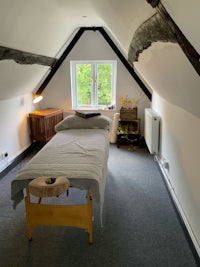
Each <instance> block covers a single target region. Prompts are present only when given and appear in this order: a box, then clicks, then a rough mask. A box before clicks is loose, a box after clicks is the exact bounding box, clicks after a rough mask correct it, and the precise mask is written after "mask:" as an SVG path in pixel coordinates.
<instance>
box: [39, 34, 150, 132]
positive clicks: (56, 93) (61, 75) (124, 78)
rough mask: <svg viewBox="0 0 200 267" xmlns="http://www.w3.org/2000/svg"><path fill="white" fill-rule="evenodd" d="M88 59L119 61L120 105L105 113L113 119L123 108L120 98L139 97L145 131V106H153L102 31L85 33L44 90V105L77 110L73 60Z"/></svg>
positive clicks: (41, 103)
mask: <svg viewBox="0 0 200 267" xmlns="http://www.w3.org/2000/svg"><path fill="white" fill-rule="evenodd" d="M88 59H90V60H98V59H99V60H113V59H114V60H117V92H116V94H117V105H116V106H117V107H116V110H115V111H101V113H102V114H105V115H107V116H110V117H111V118H113V113H114V112H118V111H119V109H120V102H119V101H120V98H121V97H122V96H126V95H128V96H129V97H131V98H134V99H136V100H137V99H140V104H139V108H138V116H139V118H141V121H142V122H141V124H142V125H141V129H142V132H143V118H144V108H145V107H149V105H150V101H149V100H148V98H147V97H146V95H145V94H144V93H143V92H142V90H141V89H140V88H139V86H138V84H137V83H136V82H135V80H134V79H133V78H132V76H131V75H130V74H129V73H128V71H127V69H126V68H125V67H124V65H123V64H122V63H121V61H120V60H119V59H118V57H117V56H116V54H115V53H114V52H113V50H112V49H111V48H110V46H109V45H108V44H107V42H106V41H105V40H104V38H103V37H102V36H101V34H100V33H99V32H93V31H86V32H85V33H84V34H83V35H82V37H81V39H80V40H79V41H78V43H77V44H76V46H75V47H74V48H73V50H72V51H71V53H70V54H69V55H68V57H67V58H66V59H65V61H64V62H63V64H62V65H61V67H60V68H59V70H58V71H57V73H56V74H55V75H54V77H53V78H52V80H51V81H50V83H49V84H48V85H47V87H46V89H45V90H44V92H43V96H44V100H43V101H42V102H40V108H47V107H56V108H61V109H63V110H64V111H66V112H73V110H72V103H71V82H70V60H88Z"/></svg>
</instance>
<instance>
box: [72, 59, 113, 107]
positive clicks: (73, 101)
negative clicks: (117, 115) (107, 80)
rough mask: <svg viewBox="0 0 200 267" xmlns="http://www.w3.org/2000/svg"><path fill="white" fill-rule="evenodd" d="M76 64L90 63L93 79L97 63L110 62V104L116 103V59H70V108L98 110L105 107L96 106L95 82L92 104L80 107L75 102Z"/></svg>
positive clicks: (94, 84)
mask: <svg viewBox="0 0 200 267" xmlns="http://www.w3.org/2000/svg"><path fill="white" fill-rule="evenodd" d="M77 64H91V65H92V66H93V67H92V72H93V80H94V79H96V78H95V77H97V75H96V73H97V65H98V64H111V65H112V103H111V104H112V105H113V106H115V104H116V80H117V60H72V61H70V75H71V95H72V109H73V110H98V109H102V108H103V109H105V107H101V106H98V103H97V102H98V98H97V97H98V95H97V93H98V92H97V86H96V84H97V83H96V82H95V83H93V87H92V99H91V100H92V104H91V106H88V107H87V108H86V107H81V106H78V104H77V80H76V65H77Z"/></svg>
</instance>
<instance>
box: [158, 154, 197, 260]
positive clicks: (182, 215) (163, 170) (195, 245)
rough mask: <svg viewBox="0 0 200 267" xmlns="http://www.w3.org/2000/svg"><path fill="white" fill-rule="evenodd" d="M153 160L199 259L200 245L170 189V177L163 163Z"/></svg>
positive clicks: (172, 189)
mask: <svg viewBox="0 0 200 267" xmlns="http://www.w3.org/2000/svg"><path fill="white" fill-rule="evenodd" d="M155 160H156V161H157V163H158V165H159V167H160V170H161V172H162V174H163V176H164V178H165V181H166V184H167V187H168V189H169V192H170V195H171V197H172V199H173V201H174V204H175V205H176V208H177V209H178V211H179V214H180V216H181V218H182V220H183V222H184V224H185V227H186V228H187V230H188V233H189V235H190V238H191V240H192V242H193V244H194V247H195V249H196V251H197V253H198V255H199V257H200V244H199V243H198V241H197V239H196V237H195V234H194V232H193V231H192V228H191V226H190V223H189V222H188V220H187V217H186V216H185V213H184V210H183V209H182V206H181V204H180V202H179V200H178V198H177V195H176V192H175V190H174V188H173V187H172V185H171V183H170V177H169V174H168V172H167V171H166V169H165V168H164V166H163V163H162V162H161V160H160V159H159V157H157V156H155Z"/></svg>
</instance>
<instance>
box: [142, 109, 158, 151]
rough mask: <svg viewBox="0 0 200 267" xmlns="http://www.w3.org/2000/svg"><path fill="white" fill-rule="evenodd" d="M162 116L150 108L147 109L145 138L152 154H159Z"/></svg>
mask: <svg viewBox="0 0 200 267" xmlns="http://www.w3.org/2000/svg"><path fill="white" fill-rule="evenodd" d="M159 132H160V117H159V116H158V115H157V113H156V112H155V111H154V110H152V109H150V108H146V109H145V123H144V138H145V141H146V144H147V147H148V149H149V151H150V153H151V154H158V147H159V135H160V134H159Z"/></svg>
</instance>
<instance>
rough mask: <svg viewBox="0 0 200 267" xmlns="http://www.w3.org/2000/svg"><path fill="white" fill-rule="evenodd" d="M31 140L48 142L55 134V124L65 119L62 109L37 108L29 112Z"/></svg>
mask: <svg viewBox="0 0 200 267" xmlns="http://www.w3.org/2000/svg"><path fill="white" fill-rule="evenodd" d="M29 119H30V130H31V142H33V141H41V142H45V143H46V142H48V141H49V140H50V139H51V138H52V137H53V136H54V135H55V130H54V127H55V125H56V124H57V123H58V122H60V121H61V120H62V119H63V111H62V110H61V109H55V108H48V109H43V110H36V111H33V112H32V113H30V114H29Z"/></svg>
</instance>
